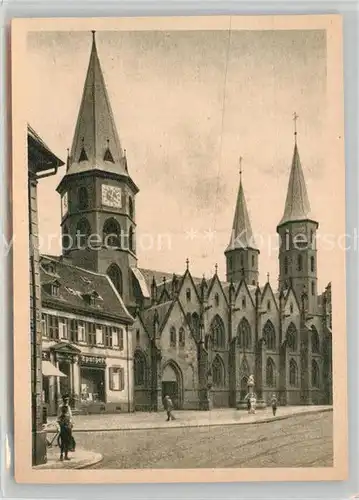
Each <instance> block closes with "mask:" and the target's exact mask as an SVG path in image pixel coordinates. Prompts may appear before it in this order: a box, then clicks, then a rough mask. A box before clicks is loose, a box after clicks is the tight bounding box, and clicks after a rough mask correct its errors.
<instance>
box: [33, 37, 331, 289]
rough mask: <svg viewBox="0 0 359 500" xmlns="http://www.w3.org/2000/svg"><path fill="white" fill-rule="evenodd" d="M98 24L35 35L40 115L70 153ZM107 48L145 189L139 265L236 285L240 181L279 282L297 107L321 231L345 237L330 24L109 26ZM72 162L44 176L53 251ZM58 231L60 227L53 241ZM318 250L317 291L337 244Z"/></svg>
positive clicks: (44, 244) (105, 59) (60, 148)
mask: <svg viewBox="0 0 359 500" xmlns="http://www.w3.org/2000/svg"><path fill="white" fill-rule="evenodd" d="M91 40H92V35H91V33H90V32H41V33H40V32H36V33H30V34H29V37H28V60H29V63H30V67H31V72H30V74H29V82H28V84H29V109H28V121H29V123H30V124H31V126H32V127H33V128H34V129H35V130H36V132H37V133H38V134H39V135H40V136H41V137H42V138H43V140H44V141H45V142H46V143H47V145H48V146H49V147H50V149H52V150H53V152H54V153H55V154H56V155H58V156H59V157H60V158H61V159H63V160H66V155H67V151H66V150H67V148H70V147H71V143H72V138H73V134H74V129H75V124H76V118H77V114H78V110H79V106H80V100H81V96H82V89H83V84H84V80H85V76H86V70H87V66H88V61H89V56H90V51H91ZM96 41H97V48H98V54H99V58H100V62H101V66H102V70H103V73H104V78H105V82H106V85H107V90H108V93H109V97H110V101H111V105H112V109H113V112H114V116H115V121H116V125H117V128H118V131H119V135H120V139H121V143H122V146H123V148H125V149H126V150H127V158H128V166H129V172H130V174H131V176H132V178H133V179H134V181H135V182H136V184H137V185H138V186H139V188H140V192H139V193H138V195H137V197H136V217H137V219H136V222H137V245H138V258H139V267H144V268H152V269H156V270H162V271H167V272H179V273H182V272H184V270H185V268H186V259H187V257H188V259H189V261H190V270H191V272H192V274H193V275H195V276H199V277H201V276H202V275H203V274H205V275H206V276H207V277H209V276H211V275H212V274H213V272H214V269H215V264H216V263H217V264H218V272H219V274H220V277H221V278H222V279H225V257H224V253H223V252H224V250H225V248H226V246H227V245H228V243H229V239H230V233H231V227H232V222H233V215H234V210H235V202H236V197H237V191H238V183H239V173H238V172H239V168H238V167H239V157H240V156H241V157H243V162H242V170H243V174H242V180H243V186H244V192H245V196H246V201H247V206H248V210H249V214H250V218H251V222H252V228H253V232H254V235H255V238H256V239H257V243H258V246H259V248H260V251H261V254H260V260H259V271H260V282H261V283H263V282H264V281H266V280H267V273H269V278H270V281H271V283H272V285H273V286H274V287H275V288H276V287H277V278H278V251H277V236H276V225H277V224H278V222H279V220H280V218H281V217H282V214H283V210H284V203H285V198H286V190H287V184H288V180H289V172H290V166H291V159H292V154H293V145H294V140H293V129H294V124H293V113H294V112H296V113H297V114H298V115H299V119H298V121H297V128H298V146H299V152H300V157H301V162H302V167H303V171H304V176H305V179H306V183H307V189H308V194H309V199H310V203H311V208H312V212H313V214H314V215H315V217H316V219H317V220H318V221H319V233H323V234H330V235H331V234H333V233H334V234H335V231H336V227H337V226H336V225H335V224H334V220H335V210H334V208H333V203H332V200H333V196H334V197H335V177H334V174H333V173H332V172H331V171H328V170H327V169H326V156H325V155H326V148H325V137H326V111H327V105H328V104H327V98H326V38H325V32H324V31H299V30H291V31H231V32H230V33H229V32H228V31H177V32H176V31H172V32H164V31H162V32H157V31H155V32H151V31H143V32H123V31H119V32H114V31H111V32H97V33H96ZM63 175H64V168H62V169H60V171H59V173H58V175H57V176H55V177H49V178H47V179H44V180H42V181H41V182H40V183H39V188H38V190H39V224H40V240H41V250H42V251H43V252H47V253H53V254H58V253H60V197H59V195H58V193H57V192H56V191H55V189H56V186H57V185H58V183H59V181H60V179H61V178H62V176H63ZM48 235H52V236H51V238H50V239H49V237H48ZM318 246H319V251H318V285H319V289H323V288H324V287H325V286H326V284H327V283H328V282H329V281H330V280H331V265H332V264H331V263H332V262H334V260H333V255H332V254H333V252H330V251H328V250H322V249H321V247H320V243H319V245H318Z"/></svg>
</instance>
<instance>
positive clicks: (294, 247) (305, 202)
mask: <svg viewBox="0 0 359 500" xmlns="http://www.w3.org/2000/svg"><path fill="white" fill-rule="evenodd" d="M293 119H294V152H293V158H292V165H291V170H290V175H289V182H288V190H287V197H286V201H285V206H284V213H283V216H282V218H281V220H280V222H279V224H278V226H277V232H278V234H279V238H280V249H279V288H280V289H282V288H283V289H285V288H288V287H289V285H290V284H291V286H292V287H293V290H294V292H295V294H296V295H297V299H298V301H299V302H300V297H301V296H302V294H303V291H304V290H305V291H306V293H307V295H308V311H309V312H311V313H313V312H315V311H316V303H317V262H316V260H317V251H316V245H315V236H316V230H317V229H318V222H316V221H315V219H314V218H313V216H312V214H311V209H310V203H309V197H308V192H307V187H306V183H305V179H304V174H303V169H302V165H301V162H300V157H299V150H298V143H297V124H296V122H297V119H298V115H297V114H296V113H294V118H293Z"/></svg>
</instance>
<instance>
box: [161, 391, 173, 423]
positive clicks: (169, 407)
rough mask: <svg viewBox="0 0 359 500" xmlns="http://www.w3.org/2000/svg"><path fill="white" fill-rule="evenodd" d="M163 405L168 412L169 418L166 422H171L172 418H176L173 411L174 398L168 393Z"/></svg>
mask: <svg viewBox="0 0 359 500" xmlns="http://www.w3.org/2000/svg"><path fill="white" fill-rule="evenodd" d="M163 406H164V408H165V410H166V413H167V420H166V422H169V421H170V420H176V419H175V417H174V415H173V413H172V411H173V403H172V399H171V398H170V397H169V396H168V395H166V396H165V398H164V400H163Z"/></svg>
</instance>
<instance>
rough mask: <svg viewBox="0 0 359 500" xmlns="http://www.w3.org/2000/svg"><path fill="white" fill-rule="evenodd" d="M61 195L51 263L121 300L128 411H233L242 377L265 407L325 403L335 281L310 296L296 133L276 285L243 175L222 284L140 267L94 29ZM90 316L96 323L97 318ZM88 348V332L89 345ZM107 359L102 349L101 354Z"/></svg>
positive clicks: (310, 229)
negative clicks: (259, 243) (103, 281)
mask: <svg viewBox="0 0 359 500" xmlns="http://www.w3.org/2000/svg"><path fill="white" fill-rule="evenodd" d="M58 192H59V193H60V195H61V200H62V201H61V203H62V221H61V228H62V235H63V242H64V245H63V255H62V256H61V257H60V258H58V259H59V262H68V263H71V265H72V266H75V267H76V268H77V269H82V270H83V272H85V270H87V271H88V272H92V273H95V274H96V273H98V274H101V275H102V276H107V277H108V278H109V280H110V281H111V283H112V285H113V287H114V288H115V289H116V291H117V293H118V297H119V299H120V300H119V302H118V309H117V310H115V309H113V310H112V313H113V314H114V315H116V314H119V315H120V316H121V318H117V321H119V322H120V323H121V321H123V317H124V318H126V322H127V323H126V324H127V327H126V328H127V331H128V332H130V334H131V342H129V343H128V346H130V345H131V348H130V347H129V349H131V353H130V354H129V357H130V358H131V365H128V366H131V370H132V372H131V373H130V372H126V373H125V377H127V378H128V379H132V380H133V385H132V384H131V388H130V389H129V387H130V386H127V391H129V392H130V393H131V396H130V397H131V398H132V400H131V401H132V403H131V404H130V405H128V409H132V408H134V409H136V410H152V411H153V410H154V411H156V410H160V409H161V408H162V401H163V397H164V395H165V394H168V395H170V396H171V397H172V399H173V401H174V403H175V406H176V407H177V408H178V409H210V408H212V407H241V405H243V404H244V397H245V395H246V393H247V381H248V377H249V375H250V374H253V375H254V378H255V392H256V394H257V397H258V398H259V400H260V401H261V402H262V403H263V405H264V404H265V403H266V402H267V401H268V400H269V398H270V397H271V394H272V393H273V392H276V393H277V394H278V396H279V398H280V402H281V404H282V405H285V404H288V405H298V404H331V402H332V385H331V379H332V361H331V360H332V357H331V349H332V331H331V285H330V284H328V286H327V288H326V289H325V291H323V292H322V293H318V290H317V251H316V247H315V238H316V232H317V229H318V226H319V224H318V222H317V221H316V220H315V219H314V217H313V215H312V214H311V212H310V204H309V199H308V194H307V189H306V184H305V179H304V174H303V170H302V166H301V162H300V157H299V148H298V145H297V139H296V136H295V144H294V152H293V158H292V164H291V168H290V175H289V184H288V191H287V197H286V200H285V205H284V212H283V217H282V219H281V220H280V221H279V223H278V226H277V233H278V237H279V238H280V241H281V246H280V249H279V256H278V257H279V287H278V290H273V289H272V287H271V284H270V283H269V281H268V282H267V283H265V284H264V285H260V284H259V283H258V276H259V260H260V252H259V249H258V248H257V247H256V243H255V241H254V238H253V231H252V226H251V221H250V216H249V212H248V209H247V204H246V200H245V194H244V187H243V182H242V178H240V183H239V189H238V196H237V201H236V206H235V210H234V220H233V228H232V232H231V235H230V241H229V245H228V247H227V248H226V249H224V258H225V259H226V268H227V270H226V280H225V281H222V280H221V279H220V278H219V276H218V274H217V271H215V273H214V275H213V276H212V277H211V278H210V279H205V278H204V277H203V278H198V277H195V276H192V274H191V271H190V266H189V262H188V261H187V263H186V266H185V268H184V272H183V274H176V273H172V272H168V273H166V272H163V271H157V270H150V269H144V268H141V267H139V266H138V262H137V256H136V210H135V206H136V201H135V200H136V196H137V195H138V193H139V189H138V187H137V186H136V184H135V182H134V180H133V179H132V178H131V176H130V173H129V167H128V164H127V158H126V152H125V150H123V149H122V146H121V142H120V139H119V136H118V133H117V129H116V125H115V123H114V118H113V114H112V111H111V105H110V100H109V96H108V94H107V90H106V86H105V82H104V78H103V74H102V71H101V66H100V61H99V57H98V53H97V47H96V40H95V35H94V34H93V42H92V49H91V55H90V62H89V67H88V72H87V76H86V80H85V85H84V90H83V96H82V101H81V106H80V110H79V115H78V120H77V125H76V129H75V135H74V139H73V144H72V148H71V152H70V153H69V156H68V160H67V171H66V175H65V176H64V178H63V179H62V181H61V182H60V185H59V186H58ZM93 235H96V236H95V237H93ZM99 236H100V237H99ZM94 238H97V240H96V241H95V239H94ZM89 239H91V245H89ZM94 245H95V247H96V248H94ZM94 292H96V287H95V289H94ZM120 304H121V308H120ZM91 317H93V318H94V319H95V320H96V321H97V318H96V311H93V312H92V313H91ZM129 318H131V319H130V320H129ZM75 344H76V342H75ZM86 345H88V336H87V337H86V336H85V337H84V346H83V349H85V350H86V348H85V346H86ZM94 346H96V341H95V343H94ZM96 348H97V347H96ZM98 348H99V349H101V346H99V347H98ZM112 352H114V349H113V348H111V346H110V347H109V348H108V350H107V356H108V357H110V356H112ZM105 363H106V360H105Z"/></svg>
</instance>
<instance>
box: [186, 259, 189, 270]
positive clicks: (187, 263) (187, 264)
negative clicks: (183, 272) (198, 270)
mask: <svg viewBox="0 0 359 500" xmlns="http://www.w3.org/2000/svg"><path fill="white" fill-rule="evenodd" d="M186 267H187V270H188V269H189V258H188V257H187V259H186Z"/></svg>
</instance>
